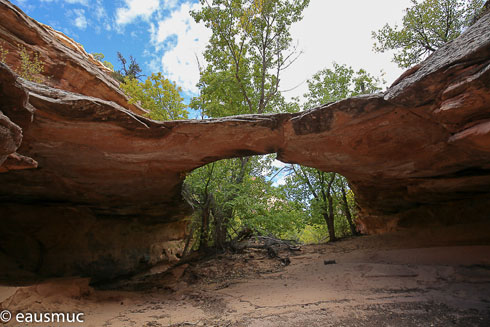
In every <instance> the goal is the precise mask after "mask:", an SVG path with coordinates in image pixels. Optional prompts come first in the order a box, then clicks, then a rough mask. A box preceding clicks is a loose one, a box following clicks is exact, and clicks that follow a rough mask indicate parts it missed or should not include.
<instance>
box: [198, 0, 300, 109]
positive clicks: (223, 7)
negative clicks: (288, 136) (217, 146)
mask: <svg viewBox="0 0 490 327" xmlns="http://www.w3.org/2000/svg"><path fill="white" fill-rule="evenodd" d="M200 2H201V4H202V8H201V9H200V10H199V11H195V12H192V13H191V15H192V16H193V17H194V19H195V20H196V22H203V23H204V24H205V25H206V27H208V28H209V29H211V31H212V36H211V38H210V41H209V44H208V46H207V48H206V51H205V53H204V57H205V59H206V63H207V65H206V67H205V68H204V69H203V70H202V71H201V78H200V82H199V84H198V87H199V89H200V96H199V97H197V98H195V99H193V101H192V103H191V106H192V107H193V108H196V109H200V110H202V112H203V116H208V117H221V116H229V115H235V114H246V113H247V114H253V113H265V112H274V111H277V110H278V108H277V107H275V106H274V104H277V98H280V97H281V94H280V92H279V79H280V73H281V72H282V70H284V69H286V68H287V67H288V66H289V65H290V64H291V63H292V62H293V61H294V59H295V58H296V56H295V49H292V48H291V41H292V39H291V35H290V32H289V28H290V26H291V25H292V24H293V23H294V22H297V21H299V20H301V18H302V16H301V12H302V11H303V9H304V8H305V7H306V6H307V5H308V3H309V0H291V1H288V0H212V1H208V0H200Z"/></svg>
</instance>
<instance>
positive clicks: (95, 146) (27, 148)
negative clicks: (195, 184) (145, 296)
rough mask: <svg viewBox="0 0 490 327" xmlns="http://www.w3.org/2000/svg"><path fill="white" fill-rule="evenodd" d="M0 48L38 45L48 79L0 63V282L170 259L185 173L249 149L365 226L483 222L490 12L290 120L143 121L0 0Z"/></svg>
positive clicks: (64, 47) (71, 49) (489, 207)
mask: <svg viewBox="0 0 490 327" xmlns="http://www.w3.org/2000/svg"><path fill="white" fill-rule="evenodd" d="M0 16H1V17H2V19H1V21H0V42H3V44H4V45H5V47H6V48H8V49H10V50H11V51H10V54H11V55H9V56H8V57H7V64H8V65H9V66H10V67H16V65H17V64H18V62H17V61H16V59H15V57H14V56H13V54H14V53H15V48H16V47H17V46H18V45H19V44H20V45H23V46H25V47H26V48H27V49H29V50H34V51H38V52H39V53H40V54H41V58H42V60H44V61H45V62H46V68H47V69H46V73H45V74H46V75H48V76H50V77H51V78H50V79H49V80H48V83H47V84H48V85H41V84H35V83H32V82H28V81H25V80H23V79H21V78H19V77H18V76H17V75H16V74H15V73H14V72H13V71H12V70H11V69H10V68H9V67H8V66H7V65H4V64H0V110H1V112H0V172H1V173H0V223H1V229H0V261H1V262H2V271H1V277H0V278H1V282H3V283H15V282H22V281H32V280H35V279H37V278H43V277H49V276H67V275H85V276H91V277H93V278H94V279H105V278H113V277H116V276H120V275H124V274H128V273H131V272H134V271H136V270H137V269H139V268H140V267H143V266H148V265H152V264H155V263H157V262H162V261H169V260H172V259H173V258H174V256H175V253H174V251H173V249H174V248H175V247H176V244H177V242H179V240H181V239H182V238H183V237H184V233H185V232H184V231H185V222H184V221H183V218H184V217H186V216H187V215H188V214H189V210H190V208H189V207H188V206H187V205H186V204H185V202H184V200H183V199H182V198H181V194H180V190H181V185H182V182H183V179H184V178H185V174H186V173H188V172H190V171H191V170H193V169H195V168H197V167H200V166H202V165H204V164H206V163H209V162H212V161H215V160H219V159H223V158H231V157H235V156H241V155H244V154H246V155H248V154H266V153H277V155H278V159H279V160H282V161H284V162H288V163H300V164H303V165H307V166H311V167H316V168H319V169H322V170H325V171H336V172H339V173H341V174H342V175H344V176H346V177H347V178H348V179H349V181H350V183H351V185H352V187H353V188H354V189H355V192H356V195H357V202H358V205H359V207H360V216H359V223H360V226H361V227H362V229H363V231H364V232H367V233H373V232H383V231H387V230H392V229H396V228H404V227H422V226H424V225H428V224H455V223H460V224H465V223H470V222H484V223H487V222H488V219H489V216H490V28H489V27H490V14H487V15H485V16H483V17H482V18H481V19H480V20H479V21H478V22H476V23H475V24H474V25H473V26H472V27H471V28H469V29H468V30H467V31H466V32H465V33H463V35H461V36H460V37H459V38H458V39H456V40H454V41H453V42H451V43H449V44H447V45H446V46H444V47H443V48H441V49H440V50H438V51H437V52H436V53H434V54H433V55H432V56H430V57H429V58H428V59H427V60H426V61H424V62H423V63H422V64H420V65H418V66H416V67H414V68H412V69H410V70H408V71H407V72H406V73H404V74H403V75H402V76H401V77H400V78H399V79H398V80H397V81H396V82H395V83H394V84H393V85H392V86H391V87H390V88H389V89H388V90H387V91H386V92H384V93H379V94H375V95H370V96H362V97H356V98H351V99H347V100H343V101H339V102H335V103H330V104H326V105H323V106H321V107H318V108H314V109H311V110H309V111H305V112H301V113H298V114H275V115H250V116H236V117H228V118H223V119H209V120H186V121H172V122H155V121H152V120H149V119H147V118H144V117H143V116H141V115H142V114H144V110H143V109H141V108H139V107H137V106H134V105H129V104H128V102H127V99H126V98H125V96H124V95H123V94H122V93H121V92H120V91H119V90H118V88H117V84H116V82H115V81H114V80H113V79H112V78H111V77H110V76H109V75H108V74H107V72H105V71H104V68H103V67H102V65H100V64H98V63H97V62H96V61H95V60H93V58H91V57H90V55H88V54H86V53H85V51H83V49H82V48H81V47H80V46H79V45H77V44H76V43H75V42H74V41H72V40H70V39H69V38H67V37H66V36H64V35H62V34H61V33H59V32H56V31H54V30H52V29H51V28H49V27H48V26H45V25H42V24H39V23H37V22H36V21H34V20H32V19H31V18H29V17H28V16H26V15H25V14H24V13H23V12H21V11H20V10H19V9H18V8H16V7H15V6H13V5H11V4H10V3H9V2H7V1H5V0H0Z"/></svg>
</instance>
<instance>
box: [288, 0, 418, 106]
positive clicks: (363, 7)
mask: <svg viewBox="0 0 490 327" xmlns="http://www.w3.org/2000/svg"><path fill="white" fill-rule="evenodd" d="M409 6H410V0H396V1H394V0H377V1H357V0H344V1H325V0H313V1H311V3H310V5H309V7H308V8H307V9H306V10H305V11H304V19H303V20H302V21H301V22H299V23H296V24H295V25H293V26H292V28H291V33H292V36H293V38H294V39H295V40H298V41H299V49H301V50H303V54H302V55H301V56H300V57H299V59H298V60H297V61H296V62H295V63H294V64H293V65H292V66H291V67H290V68H288V69H287V70H286V71H284V74H283V75H282V80H281V89H282V90H288V89H291V88H294V87H296V86H298V85H299V86H298V87H297V88H296V89H294V90H292V91H290V92H286V93H285V94H284V95H285V96H286V97H293V96H302V95H303V94H304V93H306V91H307V85H306V80H307V79H309V78H311V76H312V75H313V74H314V73H316V72H317V71H319V70H320V69H323V68H325V67H331V64H332V61H336V62H337V63H339V64H347V65H348V66H352V67H353V68H354V69H355V70H358V69H360V68H364V69H366V70H367V71H368V72H369V73H371V74H373V75H379V73H380V70H384V72H386V76H385V79H386V80H387V82H388V84H391V83H392V82H393V81H394V80H395V79H396V78H397V77H398V76H399V75H400V74H401V73H402V72H403V71H402V70H401V69H400V68H398V67H397V66H396V64H394V63H392V62H391V54H387V53H385V54H380V53H374V52H373V51H372V47H373V42H374V41H373V39H372V38H371V31H376V30H378V29H380V28H381V27H382V26H383V25H384V24H386V23H390V24H394V23H395V22H401V20H402V17H403V15H404V11H403V10H404V9H405V8H407V7H409Z"/></svg>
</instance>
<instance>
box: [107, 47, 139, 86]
mask: <svg viewBox="0 0 490 327" xmlns="http://www.w3.org/2000/svg"><path fill="white" fill-rule="evenodd" d="M117 59H118V60H119V63H120V64H121V69H119V70H118V71H114V72H113V74H112V76H113V77H114V78H115V79H117V80H118V81H119V82H121V83H122V82H124V79H125V78H126V77H128V78H130V79H137V80H139V79H140V78H141V77H143V74H142V73H141V72H142V70H141V68H140V65H139V64H138V63H137V62H136V59H134V58H133V56H131V55H130V56H129V63H128V61H127V60H126V58H124V56H123V55H122V54H121V53H120V52H117Z"/></svg>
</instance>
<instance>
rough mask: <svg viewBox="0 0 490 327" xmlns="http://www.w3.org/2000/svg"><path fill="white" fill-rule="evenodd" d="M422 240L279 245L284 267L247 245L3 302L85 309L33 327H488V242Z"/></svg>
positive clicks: (63, 283) (0, 294)
mask: <svg viewBox="0 0 490 327" xmlns="http://www.w3.org/2000/svg"><path fill="white" fill-rule="evenodd" d="M427 236H429V237H427ZM424 240H425V241H421V240H420V239H418V240H417V239H416V238H413V237H409V235H407V234H404V235H400V234H396V235H384V236H363V237H358V238H352V239H347V240H343V241H340V242H337V243H334V244H324V245H314V246H304V247H302V250H301V251H299V252H295V253H289V252H286V251H284V252H281V256H289V257H290V261H291V263H290V264H289V265H287V266H286V265H284V264H283V263H281V262H280V261H279V260H278V259H277V258H274V259H271V258H269V257H268V256H267V253H266V252H265V251H263V250H247V251H245V252H244V253H241V254H222V255H219V256H217V257H214V258H213V259H210V260H203V261H200V262H194V263H191V264H186V265H182V266H180V267H177V268H176V269H174V270H173V271H172V272H170V273H168V272H167V273H164V274H153V275H140V276H138V277H135V278H133V279H132V280H123V281H118V282H117V283H113V284H111V285H108V284H106V285H98V286H97V288H95V289H94V288H93V287H89V286H88V280H86V279H61V280H53V281H50V282H46V283H43V284H40V285H35V286H30V287H23V288H11V287H10V288H9V287H2V288H0V302H1V305H0V306H1V307H2V310H3V309H8V310H10V311H12V312H13V313H14V314H15V313H17V312H27V311H29V312H83V313H84V314H85V316H84V318H85V322H84V323H81V324H78V325H77V324H68V323H65V324H58V325H56V324H45V325H42V324H34V323H33V324H29V326H94V327H100V326H154V327H156V326H375V325H378V326H490V245H488V242H487V241H485V242H470V243H468V242H466V244H461V245H457V246H447V245H445V242H444V240H443V239H442V240H441V239H438V240H435V239H432V238H431V237H430V235H425V238H424ZM453 243H454V242H453ZM462 243H464V242H462ZM478 243H479V244H478ZM483 243H485V244H483ZM326 260H327V261H328V260H335V262H336V263H335V264H324V262H325V261H326ZM6 326H20V324H18V323H16V322H13V321H11V322H9V323H7V324H6Z"/></svg>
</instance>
